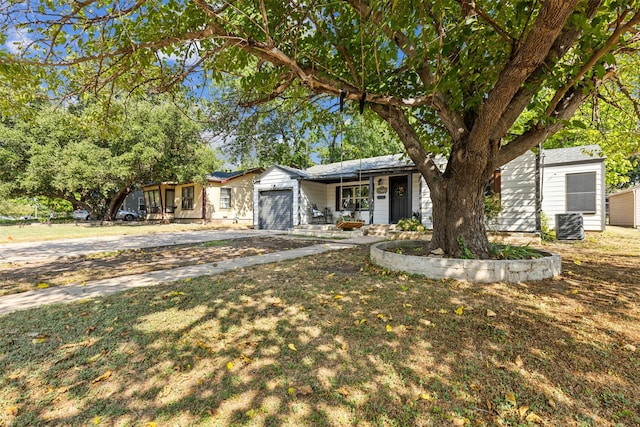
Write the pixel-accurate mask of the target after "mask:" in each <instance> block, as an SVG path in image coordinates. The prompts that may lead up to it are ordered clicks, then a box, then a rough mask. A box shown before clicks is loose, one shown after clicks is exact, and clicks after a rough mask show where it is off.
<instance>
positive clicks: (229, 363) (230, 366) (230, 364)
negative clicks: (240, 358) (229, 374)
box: [227, 362, 233, 371]
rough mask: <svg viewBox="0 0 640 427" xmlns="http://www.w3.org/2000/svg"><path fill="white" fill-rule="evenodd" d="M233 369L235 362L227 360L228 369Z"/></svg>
mask: <svg viewBox="0 0 640 427" xmlns="http://www.w3.org/2000/svg"><path fill="white" fill-rule="evenodd" d="M232 369H233V362H227V370H228V371H230V370H232Z"/></svg>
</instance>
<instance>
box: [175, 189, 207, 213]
mask: <svg viewBox="0 0 640 427" xmlns="http://www.w3.org/2000/svg"><path fill="white" fill-rule="evenodd" d="M187 187H193V209H183V208H182V189H183V188H187ZM202 188H203V187H202V185H200V184H192V183H189V184H179V185H176V201H175V205H174V206H175V207H176V209H175V212H174V214H173V218H174V219H203V218H202V209H203V203H204V200H203V192H202Z"/></svg>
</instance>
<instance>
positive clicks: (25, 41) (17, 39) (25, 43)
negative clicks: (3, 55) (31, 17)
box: [4, 27, 33, 55]
mask: <svg viewBox="0 0 640 427" xmlns="http://www.w3.org/2000/svg"><path fill="white" fill-rule="evenodd" d="M32 43H33V39H31V38H29V36H28V35H27V34H26V32H25V31H22V30H20V29H17V28H15V27H13V28H10V29H9V31H8V32H7V41H6V42H5V44H4V46H5V48H6V50H7V51H8V52H10V53H12V54H14V55H21V54H23V53H24V50H25V49H27V48H28V47H29V45H31V44H32Z"/></svg>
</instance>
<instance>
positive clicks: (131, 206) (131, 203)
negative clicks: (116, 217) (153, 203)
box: [122, 188, 146, 216]
mask: <svg viewBox="0 0 640 427" xmlns="http://www.w3.org/2000/svg"><path fill="white" fill-rule="evenodd" d="M122 209H124V210H125V211H133V212H137V213H138V214H139V215H141V216H144V212H146V206H145V202H144V194H143V193H142V190H140V189H139V188H136V189H135V190H133V191H131V192H130V193H129V194H128V195H127V197H125V199H124V202H122Z"/></svg>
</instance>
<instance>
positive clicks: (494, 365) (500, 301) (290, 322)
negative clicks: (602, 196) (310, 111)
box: [0, 248, 640, 426]
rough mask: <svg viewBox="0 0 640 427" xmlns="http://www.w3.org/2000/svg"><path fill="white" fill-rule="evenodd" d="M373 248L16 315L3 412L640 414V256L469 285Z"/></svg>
mask: <svg viewBox="0 0 640 427" xmlns="http://www.w3.org/2000/svg"><path fill="white" fill-rule="evenodd" d="M367 253H368V249H367V248H360V249H358V250H356V251H355V252H354V251H352V252H346V251H341V252H334V253H329V254H326V255H322V256H319V257H316V258H306V259H303V260H298V261H295V262H284V263H280V264H273V265H267V266H261V267H256V268H252V269H247V270H243V271H238V272H235V273H232V274H226V275H224V276H221V277H218V278H215V277H214V278H201V279H197V280H193V281H190V282H188V283H178V284H173V285H167V286H165V287H162V288H152V289H144V290H135V291H131V292H127V293H124V294H120V295H115V296H110V297H107V298H103V299H99V300H96V301H89V302H85V303H81V304H67V305H63V306H57V307H48V308H43V309H39V310H34V311H30V312H23V313H16V314H13V315H10V316H5V317H2V318H0V330H1V332H2V337H0V343H1V348H2V349H3V350H2V354H1V355H0V372H2V374H0V390H3V391H0V397H1V399H0V401H4V402H6V405H7V407H6V408H5V407H2V408H0V410H2V411H3V412H2V413H0V424H2V423H4V424H9V425H13V426H21V425H38V424H52V425H86V424H91V423H95V424H100V425H102V424H104V425H125V424H126V425H132V424H133V425H152V424H149V423H152V422H155V423H157V425H166V424H170V425H186V424H191V425H193V424H195V425H199V424H203V425H245V424H246V425H259V426H267V425H270V426H278V425H313V426H318V425H362V426H365V425H400V426H409V425H412V426H414V425H451V424H454V425H483V424H486V425H495V424H498V423H504V424H505V425H516V424H522V425H527V424H531V425H534V424H536V423H542V422H545V423H547V424H549V425H599V426H607V425H616V423H620V424H622V425H632V424H634V423H640V407H639V404H638V403H637V401H636V400H635V398H634V397H633V396H638V395H639V394H640V392H639V390H638V382H637V372H638V367H639V366H640V361H639V359H638V356H637V353H632V352H629V351H626V350H624V349H623V346H624V344H625V343H634V342H635V343H636V344H637V343H638V342H639V341H640V332H639V330H638V328H639V326H638V325H640V310H639V308H638V301H639V300H640V298H639V297H640V289H639V288H638V283H639V281H638V279H637V278H638V275H639V273H640V267H638V264H640V263H637V262H636V263H635V265H636V267H635V268H633V267H630V266H628V265H627V266H626V267H625V270H624V272H623V273H622V274H619V275H616V276H615V280H613V281H611V280H610V281H607V280H608V278H609V276H606V275H603V273H602V271H604V270H605V269H609V268H611V267H610V266H609V264H605V263H598V262H597V261H593V262H589V263H586V262H585V264H583V265H582V266H578V265H575V264H574V265H570V264H566V265H565V266H564V267H565V271H566V272H571V273H567V274H565V275H563V277H562V278H561V279H559V280H548V281H541V282H536V283H529V284H521V285H505V284H492V285H471V284H464V283H459V282H454V281H442V282H436V281H428V280H424V279H421V278H417V277H408V276H406V275H402V274H399V275H396V274H386V272H383V271H381V270H379V269H377V268H375V267H373V266H370V265H368V264H367V262H366V256H367ZM636 261H637V259H636ZM566 262H568V261H566ZM362 266H364V268H362V270H361V267H362ZM576 291H577V292H576ZM456 310H458V312H457V313H456ZM487 310H491V311H493V312H495V314H496V315H495V316H488V315H487V313H488V312H487Z"/></svg>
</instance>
